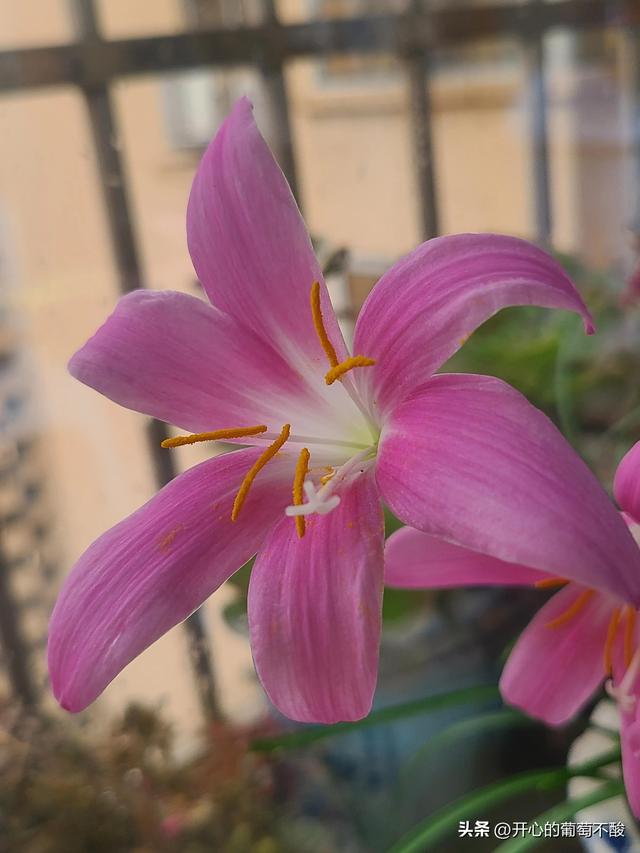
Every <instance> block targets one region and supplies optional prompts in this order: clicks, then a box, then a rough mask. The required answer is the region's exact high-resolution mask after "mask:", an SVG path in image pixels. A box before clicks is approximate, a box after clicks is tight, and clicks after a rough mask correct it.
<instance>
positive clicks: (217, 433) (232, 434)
mask: <svg viewBox="0 0 640 853" xmlns="http://www.w3.org/2000/svg"><path fill="white" fill-rule="evenodd" d="M266 431H267V427H266V426H265V425H264V424H260V425H259V426H252V427H231V429H216V430H214V431H213V432H194V433H192V434H191V435H179V436H177V437H176V438H165V440H164V441H163V442H162V443H161V445H160V446H161V447H182V446H183V445H184V444H197V442H199V441H223V440H224V439H225V438H244V436H246V435H260V433H261V432H266Z"/></svg>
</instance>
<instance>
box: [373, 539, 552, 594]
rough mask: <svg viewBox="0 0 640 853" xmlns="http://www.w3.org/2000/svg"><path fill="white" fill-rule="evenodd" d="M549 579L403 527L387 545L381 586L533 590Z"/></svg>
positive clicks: (518, 566) (542, 574) (537, 573)
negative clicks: (534, 586)
mask: <svg viewBox="0 0 640 853" xmlns="http://www.w3.org/2000/svg"><path fill="white" fill-rule="evenodd" d="M547 577H548V575H546V574H544V572H538V571H536V570H535V569H529V568H527V567H526V566H520V565H518V564H517V563H505V562H503V561H502V560H496V558H495V557H489V556H488V555H487V554H479V553H478V552H477V551H470V550H469V549H468V548H462V547H461V546H460V545H454V544H453V543H452V542H447V541H446V540H444V539H440V538H439V537H437V536H431V535H430V534H428V533H423V532H422V531H421V530H414V529H413V528H412V527H403V528H402V529H401V530H397V531H396V532H395V533H393V534H392V535H391V536H390V537H389V538H388V539H387V541H386V543H385V548H384V582H385V585H386V586H395V587H401V588H404V589H435V588H438V587H454V586H498V585H499V586H533V585H535V584H536V583H537V582H538V581H541V580H544V579H545V578H547Z"/></svg>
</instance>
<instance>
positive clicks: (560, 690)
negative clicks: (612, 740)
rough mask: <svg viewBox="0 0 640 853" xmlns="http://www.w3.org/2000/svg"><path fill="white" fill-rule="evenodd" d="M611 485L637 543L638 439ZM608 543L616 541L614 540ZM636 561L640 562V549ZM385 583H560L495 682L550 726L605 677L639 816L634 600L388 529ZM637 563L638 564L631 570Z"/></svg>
mask: <svg viewBox="0 0 640 853" xmlns="http://www.w3.org/2000/svg"><path fill="white" fill-rule="evenodd" d="M614 492H615V496H616V499H617V501H618V503H619V505H620V507H621V508H622V510H623V518H624V519H625V521H626V523H627V525H628V527H629V529H630V530H631V533H632V534H633V536H634V537H635V538H636V540H637V541H639V542H640V442H638V443H637V444H636V445H634V447H633V448H632V449H631V450H630V451H629V452H628V453H627V455H626V456H625V457H624V459H623V460H622V462H621V463H620V465H619V467H618V470H617V473H616V477H615V481H614ZM611 547H612V551H613V550H615V543H613V542H612V543H611ZM636 551H637V554H636V555H635V556H634V558H633V559H634V560H635V562H634V565H635V566H636V567H637V565H638V562H637V561H638V556H639V555H640V549H639V548H638V546H637V545H636ZM385 557H386V566H385V581H386V583H388V584H389V585H391V586H399V587H406V588H422V589H424V588H429V587H432V588H433V587H445V586H446V587H453V586H461V585H465V586H480V585H496V584H500V585H502V584H504V585H532V586H537V587H541V588H552V587H562V589H560V591H559V592H556V593H555V594H554V595H553V596H552V597H551V598H550V600H549V601H548V602H547V603H546V604H545V605H544V606H543V607H542V608H541V609H540V611H539V612H538V613H537V614H536V616H535V617H534V618H533V620H532V621H531V623H530V625H529V626H528V627H527V628H526V629H525V630H524V631H523V633H522V635H521V636H520V639H519V640H518V642H517V643H516V645H515V647H514V649H513V651H512V652H511V655H510V656H509V660H508V661H507V664H506V666H505V669H504V672H503V673H502V678H501V681H500V689H501V692H502V695H503V697H504V700H505V701H506V702H508V703H509V704H510V705H514V706H516V707H517V708H521V709H522V710H523V711H525V712H526V713H527V714H530V715H531V716H532V717H537V718H538V719H540V720H543V721H544V722H546V723H548V724H549V725H562V724H563V723H566V722H567V721H568V720H570V719H571V718H572V717H574V716H575V715H576V714H577V713H578V711H579V710H580V709H581V708H582V707H583V706H584V705H585V703H586V702H587V701H588V700H589V699H591V698H592V696H593V695H594V694H595V692H596V691H597V690H598V688H599V687H600V686H601V685H602V683H603V682H605V683H606V687H607V690H608V692H609V693H610V694H611V695H612V696H614V697H615V698H616V699H617V701H618V706H619V709H620V723H621V734H622V758H623V768H624V776H625V784H626V788H627V794H628V796H629V802H630V804H631V807H632V809H633V811H634V813H635V814H636V816H640V707H639V706H638V697H639V696H640V678H639V676H640V621H639V620H638V618H637V616H638V611H637V600H635V601H634V599H633V598H628V597H627V596H625V594H624V592H623V591H622V590H620V591H619V593H618V594H614V593H612V592H611V591H610V590H607V591H605V590H602V589H596V588H594V587H593V586H585V585H584V584H582V583H576V582H574V581H573V580H572V581H571V582H567V580H566V578H565V577H558V576H556V575H555V574H554V572H540V571H537V570H534V569H532V568H530V567H528V566H523V565H515V564H513V563H507V562H503V561H501V560H496V559H494V558H493V557H490V556H487V555H486V554H480V553H477V552H475V551H472V550H469V549H467V548H462V547H460V546H459V545H455V544H452V543H450V542H445V541H443V540H440V539H436V538H434V537H433V536H430V535H429V534H426V533H422V532H420V531H418V530H412V529H410V528H403V529H401V530H399V531H397V533H394V534H393V535H392V536H390V537H389V539H388V541H387V546H386V553H385ZM635 571H637V568H636V569H635Z"/></svg>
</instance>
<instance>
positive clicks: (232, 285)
mask: <svg viewBox="0 0 640 853" xmlns="http://www.w3.org/2000/svg"><path fill="white" fill-rule="evenodd" d="M187 236H188V241H189V251H190V252H191V258H192V260H193V265H194V267H195V269H196V272H197V274H198V277H199V279H200V281H201V282H202V284H203V286H204V288H205V290H206V291H207V294H208V295H209V298H210V299H211V301H212V303H213V304H214V305H216V306H217V307H218V308H220V309H222V310H223V311H225V312H226V313H228V314H230V315H231V316H232V317H234V318H235V319H236V320H237V321H238V322H239V323H240V324H241V325H243V326H246V327H247V328H248V329H251V330H253V331H254V332H255V333H256V334H258V335H260V336H261V337H263V338H265V339H266V340H269V341H271V342H272V344H273V346H274V347H275V348H276V349H278V350H279V351H280V352H281V353H283V354H284V355H285V356H286V357H287V359H291V360H292V361H297V360H299V359H301V358H303V359H304V361H305V362H307V363H309V362H310V363H311V364H313V365H315V366H316V368H317V370H318V373H319V375H321V374H322V373H323V372H326V370H327V369H328V364H327V358H326V356H325V353H324V351H323V349H322V347H321V345H320V342H319V340H318V336H317V335H316V333H315V330H314V327H313V322H312V318H311V310H310V305H309V295H310V291H311V285H312V284H313V282H314V281H319V282H320V283H321V288H322V297H321V298H322V310H323V317H324V322H325V326H326V329H327V332H328V334H329V337H330V339H331V341H332V342H333V345H334V347H335V349H336V351H337V354H338V358H339V360H342V359H344V358H346V349H345V346H344V341H343V339H342V335H341V333H340V330H339V328H338V324H337V321H336V319H335V316H334V313H333V309H332V308H331V303H330V301H329V296H328V294H327V291H326V288H325V286H324V283H323V280H322V273H321V270H320V267H319V265H318V262H317V260H316V257H315V255H314V252H313V248H312V246H311V241H310V240H309V235H308V234H307V230H306V228H305V225H304V222H303V220H302V217H301V216H300V211H299V210H298V208H297V205H296V203H295V200H294V198H293V196H292V194H291V190H290V189H289V186H288V185H287V182H286V180H285V178H284V175H283V174H282V172H281V171H280V168H279V167H278V165H277V164H276V162H275V160H274V159H273V155H272V154H271V151H270V150H269V148H268V147H267V145H266V143H265V141H264V139H263V138H262V136H261V135H260V132H259V130H258V128H257V127H256V124H255V121H254V119H253V112H252V107H251V104H250V103H249V101H248V100H247V99H246V98H242V99H241V100H240V101H238V103H237V104H236V105H235V107H234V109H233V111H232V112H231V114H230V116H229V117H228V118H227V119H226V121H225V122H224V124H223V125H222V127H221V128H220V130H219V131H218V133H217V135H216V137H215V139H214V140H213V142H212V143H211V144H210V145H209V148H208V149H207V151H206V152H205V154H204V157H203V158H202V162H201V163H200V167H199V169H198V172H197V174H196V177H195V180H194V182H193V187H192V190H191V196H190V198H189V208H188V211H187ZM294 366H296V365H294Z"/></svg>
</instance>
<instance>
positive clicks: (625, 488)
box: [613, 441, 640, 524]
mask: <svg viewBox="0 0 640 853" xmlns="http://www.w3.org/2000/svg"><path fill="white" fill-rule="evenodd" d="M613 492H614V495H615V498H616V500H617V501H618V503H619V504H620V508H621V509H623V510H624V511H625V512H626V513H627V514H628V515H630V516H631V517H632V518H633V519H634V521H635V523H636V524H640V441H638V442H637V443H636V444H634V445H633V447H632V448H631V450H629V451H628V452H627V453H626V454H625V456H623V458H622V461H621V462H620V464H619V465H618V470H617V471H616V476H615V479H614V481H613Z"/></svg>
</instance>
